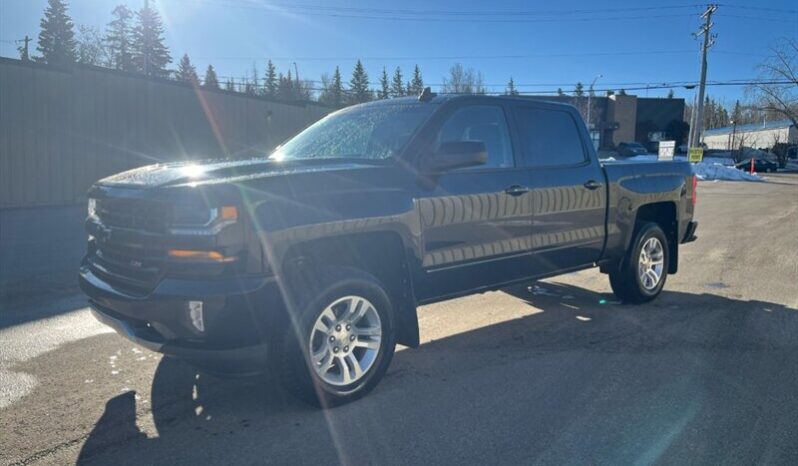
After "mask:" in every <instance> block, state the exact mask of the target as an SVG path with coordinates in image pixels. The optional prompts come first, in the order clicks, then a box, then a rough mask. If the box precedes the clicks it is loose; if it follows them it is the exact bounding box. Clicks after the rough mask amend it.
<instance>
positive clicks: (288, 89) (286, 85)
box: [277, 70, 296, 100]
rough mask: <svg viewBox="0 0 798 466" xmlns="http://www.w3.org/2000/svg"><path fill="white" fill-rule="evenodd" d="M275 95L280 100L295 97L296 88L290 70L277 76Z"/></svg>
mask: <svg viewBox="0 0 798 466" xmlns="http://www.w3.org/2000/svg"><path fill="white" fill-rule="evenodd" d="M277 79H278V84H277V97H278V98H279V99H281V100H294V99H295V98H296V88H295V87H294V79H293V78H292V77H291V70H288V73H287V74H286V75H283V73H280V74H279V75H278V77H277Z"/></svg>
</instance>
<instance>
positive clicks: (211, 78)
mask: <svg viewBox="0 0 798 466" xmlns="http://www.w3.org/2000/svg"><path fill="white" fill-rule="evenodd" d="M202 86H203V87H206V88H208V89H219V78H217V77H216V70H214V69H213V65H208V69H206V70H205V80H204V82H203V84H202Z"/></svg>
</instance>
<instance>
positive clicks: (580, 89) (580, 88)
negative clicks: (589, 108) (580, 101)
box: [574, 81, 585, 97]
mask: <svg viewBox="0 0 798 466" xmlns="http://www.w3.org/2000/svg"><path fill="white" fill-rule="evenodd" d="M574 95H575V96H577V97H582V96H583V95H585V86H584V85H583V84H582V82H581V81H580V82H578V83H576V87H575V88H574Z"/></svg>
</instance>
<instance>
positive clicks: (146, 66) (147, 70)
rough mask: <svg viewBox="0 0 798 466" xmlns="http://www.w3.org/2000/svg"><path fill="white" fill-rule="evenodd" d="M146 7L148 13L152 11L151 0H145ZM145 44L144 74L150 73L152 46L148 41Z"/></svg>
mask: <svg viewBox="0 0 798 466" xmlns="http://www.w3.org/2000/svg"><path fill="white" fill-rule="evenodd" d="M144 9H145V10H147V14H149V12H150V0H144ZM142 45H144V76H149V75H150V48H149V45H150V44H148V43H146V38H145V43H144V44H142Z"/></svg>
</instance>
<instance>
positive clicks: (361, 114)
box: [271, 103, 434, 160]
mask: <svg viewBox="0 0 798 466" xmlns="http://www.w3.org/2000/svg"><path fill="white" fill-rule="evenodd" d="M433 109H434V106H433V105H431V104H418V103H407V104H391V105H367V106H363V107H354V108H351V109H345V110H342V111H340V112H336V113H334V114H332V115H330V116H328V117H326V118H324V119H322V120H321V121H319V122H317V123H316V124H314V125H312V126H310V127H309V128H308V129H306V130H305V131H302V132H301V133H299V135H297V136H296V137H294V138H293V139H291V140H290V141H288V142H287V143H285V144H284V145H282V146H281V147H279V148H277V150H276V151H275V152H274V153H273V154H272V156H271V158H273V159H277V160H293V159H316V158H326V159H335V158H359V159H371V160H383V159H387V158H389V157H392V156H394V155H396V154H397V153H399V151H401V150H402V148H404V146H405V145H406V144H407V142H408V141H409V140H410V137H411V136H413V134H414V133H415V132H416V130H418V128H419V127H420V126H421V124H422V123H423V122H424V121H425V120H426V119H427V117H429V115H431V114H432V111H433Z"/></svg>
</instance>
